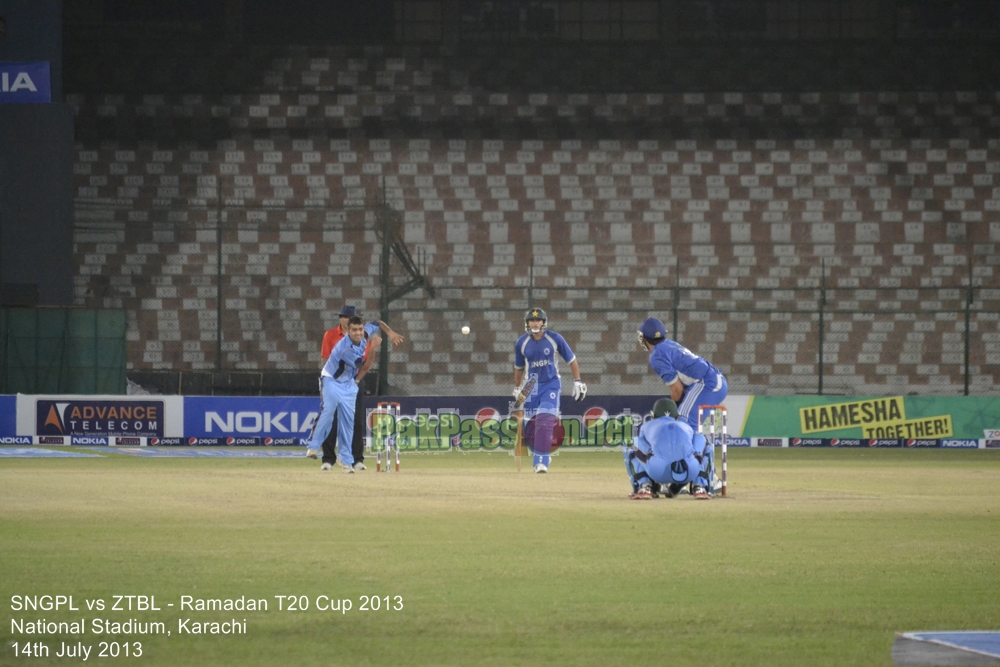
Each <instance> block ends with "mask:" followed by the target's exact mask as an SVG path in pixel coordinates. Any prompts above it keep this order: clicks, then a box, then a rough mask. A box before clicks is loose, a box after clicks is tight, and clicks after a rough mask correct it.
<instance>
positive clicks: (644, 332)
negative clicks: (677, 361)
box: [639, 317, 667, 345]
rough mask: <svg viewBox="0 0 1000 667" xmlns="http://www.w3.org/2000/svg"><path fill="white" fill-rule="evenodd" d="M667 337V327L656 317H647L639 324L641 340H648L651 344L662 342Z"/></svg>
mask: <svg viewBox="0 0 1000 667" xmlns="http://www.w3.org/2000/svg"><path fill="white" fill-rule="evenodd" d="M666 339H667V328H666V327H665V326H663V322H661V321H660V320H658V319H656V318H655V317H647V318H646V319H645V320H643V322H642V324H640V325H639V342H640V343H641V342H642V341H646V342H647V343H649V344H650V345H656V344H658V343H662V342H663V341H665V340H666Z"/></svg>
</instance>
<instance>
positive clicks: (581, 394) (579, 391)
mask: <svg viewBox="0 0 1000 667" xmlns="http://www.w3.org/2000/svg"><path fill="white" fill-rule="evenodd" d="M585 398H587V385H586V384H584V382H583V380H573V400H576V401H582V400H583V399H585Z"/></svg>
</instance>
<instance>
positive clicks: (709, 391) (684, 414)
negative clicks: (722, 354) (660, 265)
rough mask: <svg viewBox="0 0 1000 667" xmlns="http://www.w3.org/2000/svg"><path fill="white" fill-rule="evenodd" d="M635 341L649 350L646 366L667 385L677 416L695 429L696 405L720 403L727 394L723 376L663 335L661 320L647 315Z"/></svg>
mask: <svg viewBox="0 0 1000 667" xmlns="http://www.w3.org/2000/svg"><path fill="white" fill-rule="evenodd" d="M639 344H640V345H641V346H642V347H643V349H645V350H646V351H648V352H649V365H650V366H651V367H652V368H653V371H654V372H655V373H656V374H657V375H659V376H660V378H661V379H662V380H663V382H664V383H665V384H666V385H667V386H668V387H670V399H671V400H672V401H674V402H675V403H676V404H677V405H678V412H679V414H680V418H681V419H683V420H684V421H686V422H687V423H688V424H689V425H690V426H691V428H692V429H693V430H695V431H697V430H698V407H699V406H701V405H720V404H721V403H722V401H724V400H726V395H727V394H728V393H729V384H728V383H727V382H726V377H725V376H724V375H723V374H722V371H720V370H719V369H718V368H716V367H715V366H713V365H712V364H710V363H708V361H706V360H705V359H702V358H701V357H699V356H698V355H697V354H695V353H694V352H692V351H691V350H689V349H687V348H686V347H684V346H683V345H681V344H680V343H678V342H677V341H673V340H669V339H668V338H667V329H666V327H664V326H663V322H661V321H660V320H658V319H656V318H655V317H650V318H647V319H646V320H645V321H644V322H643V323H642V325H641V326H640V327H639Z"/></svg>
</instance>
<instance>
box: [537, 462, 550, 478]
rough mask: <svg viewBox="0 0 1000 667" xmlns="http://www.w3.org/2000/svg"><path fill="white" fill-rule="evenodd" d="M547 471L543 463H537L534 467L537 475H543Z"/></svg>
mask: <svg viewBox="0 0 1000 667" xmlns="http://www.w3.org/2000/svg"><path fill="white" fill-rule="evenodd" d="M548 471H549V469H548V467H547V466H546V465H545V464H544V463H539V464H538V465H536V466H535V472H536V473H538V474H539V475H543V474H545V473H547V472H548Z"/></svg>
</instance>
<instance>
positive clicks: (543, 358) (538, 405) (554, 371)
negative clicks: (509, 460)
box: [514, 308, 587, 473]
mask: <svg viewBox="0 0 1000 667" xmlns="http://www.w3.org/2000/svg"><path fill="white" fill-rule="evenodd" d="M547 322H548V316H547V315H546V314H545V311H544V310H542V309H541V308H532V309H530V310H528V312H526V313H525V314H524V331H525V333H524V335H522V336H521V337H520V338H518V339H517V342H516V343H515V344H514V387H515V388H514V400H515V401H517V400H519V399H520V397H521V383H522V381H524V380H525V379H527V378H528V377H530V376H531V375H535V376H537V381H536V382H535V384H534V386H533V387H532V389H531V392H530V394H529V396H528V397H527V399H526V400H525V401H524V405H523V406H522V408H523V414H522V415H521V418H522V419H529V420H532V419H533V425H532V426H533V427H532V428H530V429H529V428H528V427H527V426H525V429H524V431H525V434H526V439H528V440H529V443H528V444H529V447H530V448H531V451H532V452H533V453H534V469H535V472H536V473H546V472H548V471H549V465H551V462H552V455H551V453H552V433H553V430H554V429H555V425H556V422H557V421H558V419H559V394H561V393H562V380H561V379H560V377H559V366H558V363H559V362H558V360H557V359H556V355H557V354H558V355H559V356H561V357H562V358H563V360H564V361H565V362H566V363H567V364H569V368H570V370H571V371H572V372H573V398H574V399H575V400H577V401H582V400H583V399H584V398H585V397H586V396H587V385H586V384H584V383H583V380H581V379H580V365H579V364H578V363H577V361H576V355H575V354H573V350H571V349H570V348H569V344H568V343H567V342H566V339H565V338H563V337H562V336H560V335H559V334H557V333H556V332H555V331H548V330H547V329H546V328H545V327H546V323H547Z"/></svg>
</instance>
